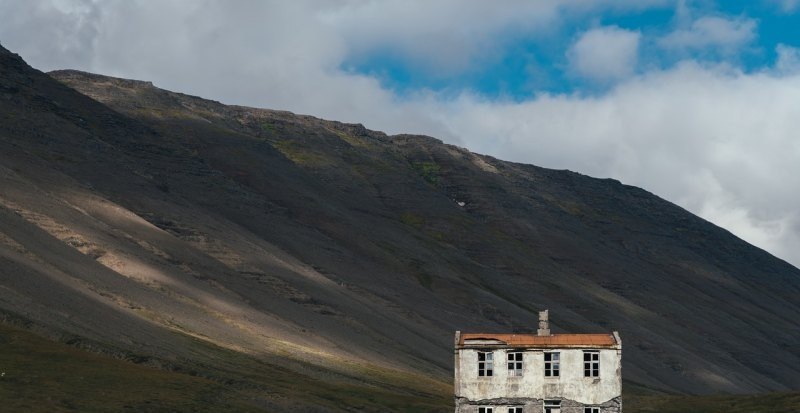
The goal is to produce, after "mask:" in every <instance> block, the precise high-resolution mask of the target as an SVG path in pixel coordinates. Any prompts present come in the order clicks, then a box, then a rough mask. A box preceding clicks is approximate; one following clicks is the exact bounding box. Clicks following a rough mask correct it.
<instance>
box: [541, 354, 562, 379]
mask: <svg viewBox="0 0 800 413" xmlns="http://www.w3.org/2000/svg"><path fill="white" fill-rule="evenodd" d="M554 357H555V359H554ZM548 358H549V359H550V360H548ZM544 377H546V378H550V379H555V378H559V377H561V352H560V351H545V352H544Z"/></svg>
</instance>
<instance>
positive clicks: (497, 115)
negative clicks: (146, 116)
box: [0, 0, 800, 265]
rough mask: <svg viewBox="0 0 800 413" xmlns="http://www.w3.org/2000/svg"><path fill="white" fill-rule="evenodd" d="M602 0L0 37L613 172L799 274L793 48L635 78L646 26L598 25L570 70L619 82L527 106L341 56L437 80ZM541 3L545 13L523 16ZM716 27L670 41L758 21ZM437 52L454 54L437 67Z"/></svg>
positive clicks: (30, 29) (746, 33)
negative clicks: (746, 68) (456, 92)
mask: <svg viewBox="0 0 800 413" xmlns="http://www.w3.org/2000/svg"><path fill="white" fill-rule="evenodd" d="M525 3H540V2H529V1H525ZM611 3H613V4H614V6H613V7H623V6H625V5H623V3H622V2H616V1H615V2H610V1H592V0H574V1H563V2H548V3H547V4H545V5H535V6H529V7H530V8H522V9H519V10H522V11H523V12H525V11H526V10H527V12H526V13H528V14H527V15H526V14H525V13H523V12H521V13H520V14H521V15H522V17H520V16H517V15H511V14H514V13H508V12H506V11H503V10H490V9H491V7H488V6H485V4H486V2H483V1H480V2H479V1H467V2H463V3H461V2H459V3H458V4H459V6H460V7H457V6H455V3H453V2H450V1H446V0H445V1H442V2H438V3H436V4H435V5H433V6H428V5H429V4H431V3H428V2H426V3H417V4H416V5H415V6H413V7H412V6H408V9H409V10H406V9H403V7H402V5H406V4H408V3H406V2H402V3H401V2H399V0H398V1H396V2H388V3H377V2H373V1H370V0H351V1H345V0H339V1H334V0H330V1H323V0H296V1H291V2H253V3H246V4H245V3H243V2H221V1H205V2H152V1H144V0H140V1H134V0H126V1H121V0H120V1H108V2H105V3H103V7H98V6H96V4H95V3H94V2H92V1H84V2H79V1H72V2H66V3H62V4H59V5H58V7H56V6H54V5H52V4H50V3H47V2H32V1H31V2H28V1H24V2H19V1H10V0H9V1H4V0H0V39H2V41H3V45H4V46H5V47H7V48H9V49H11V50H13V51H15V52H18V53H20V54H21V55H22V56H23V57H24V58H25V59H26V60H28V62H30V63H31V64H32V65H34V66H35V67H38V68H40V69H46V70H50V69H56V68H65V67H72V68H77V69H83V70H89V71H95V72H100V73H105V74H110V75H117V76H123V77H131V78H139V79H147V80H152V81H154V83H155V84H156V85H158V86H160V87H164V88H168V89H172V90H177V91H182V92H186V93H192V94H196V95H200V96H204V97H207V98H212V99H218V100H222V101H224V102H228V103H239V104H246V105H251V106H260V107H271V108H280V109H287V110H292V111H296V112H300V113H309V114H313V115H316V116H321V117H326V118H332V119H338V120H342V121H349V122H362V123H364V124H366V125H367V126H368V127H371V128H375V129H382V130H386V131H387V132H389V133H399V132H411V133H427V134H430V135H433V136H438V137H440V138H443V139H445V140H447V141H450V142H458V144H460V145H462V146H466V147H468V148H469V149H471V150H473V151H476V152H481V153H488V154H491V155H495V156H498V157H500V158H504V159H509V160H514V161H520V162H526V163H534V164H539V165H542V166H547V167H554V168H569V169H572V170H577V171H580V172H583V173H587V174H591V175H595V176H601V177H609V176H610V177H615V178H619V179H621V180H623V181H624V182H626V183H629V184H633V185H638V186H642V187H644V188H646V189H648V190H651V191H653V192H655V193H657V194H659V195H661V196H663V197H665V198H667V199H669V200H672V201H674V202H676V203H678V204H680V205H682V206H684V207H686V208H687V209H689V210H691V211H693V212H695V213H697V214H700V215H701V216H703V217H705V218H707V219H710V220H712V221H714V222H716V223H718V224H722V225H725V227H726V228H728V229H730V230H732V231H733V232H734V233H736V234H737V235H739V236H741V237H743V238H744V239H746V240H748V241H750V242H753V243H755V244H756V245H759V246H761V247H763V248H766V249H767V250H769V251H771V252H773V253H774V254H777V255H778V256H781V257H783V258H787V259H789V260H791V261H792V262H793V263H794V264H795V265H800V216H798V214H800V208H799V207H798V206H799V205H800V192H797V191H794V190H793V189H794V188H800V174H798V173H797V164H798V161H799V160H800V140H798V139H796V131H797V130H800V107H798V105H797V102H799V101H800V76H798V72H797V71H796V70H795V69H794V68H795V67H796V65H797V60H796V59H797V50H796V49H792V48H789V47H788V46H783V48H779V49H778V50H777V51H778V55H779V58H778V59H777V61H776V64H775V68H774V70H768V71H763V72H759V73H750V74H745V73H740V72H737V71H736V70H731V69H730V68H725V67H708V66H701V65H697V64H692V63H687V64H682V65H679V66H677V67H674V68H672V69H669V70H666V71H652V70H651V71H642V70H641V68H640V70H639V72H638V75H637V76H635V77H629V76H630V74H631V73H634V72H633V70H634V68H635V67H636V54H635V51H636V49H637V45H638V43H639V35H638V33H635V32H626V31H624V30H622V29H619V28H609V27H601V28H597V29H595V30H591V31H589V32H587V33H586V34H584V36H582V37H581V38H580V39H578V42H576V44H575V46H574V47H573V51H572V52H571V53H573V54H572V55H571V56H570V57H571V59H572V60H571V63H573V64H574V65H575V66H574V68H575V70H576V71H578V73H581V74H587V75H590V76H599V77H597V78H598V79H615V80H616V83H615V86H613V87H612V88H611V89H610V90H609V91H608V92H607V93H605V94H603V95H601V96H596V97H581V96H564V95H542V96H538V97H536V98H533V99H530V100H527V101H523V102H506V101H488V100H485V99H483V98H480V97H477V96H473V95H470V94H468V93H465V94H462V95H461V96H460V97H458V98H456V99H448V98H446V97H442V96H439V95H436V94H435V93H432V92H424V91H422V92H419V93H418V94H416V95H413V96H405V97H403V98H402V99H401V98H399V97H397V96H395V95H394V94H393V93H392V92H391V91H389V90H386V89H384V88H382V87H381V85H380V83H379V82H378V81H377V80H376V79H374V78H371V77H368V76H364V75H359V74H354V73H348V72H343V71H342V70H341V69H340V66H341V64H342V63H343V62H344V61H345V59H347V58H348V57H349V56H352V55H354V54H357V53H368V52H369V51H370V50H374V49H375V48H381V47H386V48H391V49H394V50H399V51H401V52H402V53H405V54H407V58H409V59H412V60H415V61H418V62H422V63H420V64H425V65H430V67H433V68H439V69H437V70H443V71H445V72H446V71H453V70H455V71H457V70H462V67H463V65H464V64H465V63H464V62H467V61H471V60H474V59H476V56H481V55H480V54H481V53H484V52H482V51H480V50H478V49H480V48H483V47H486V45H492V44H497V43H495V42H500V41H501V40H495V39H494V37H495V36H500V37H502V30H503V29H502V28H503V25H504V24H506V23H507V24H508V25H509V27H516V29H514V30H547V28H546V27H545V25H558V24H560V22H561V21H562V20H560V19H561V18H560V17H559V14H558V13H559V10H563V9H564V8H571V10H572V12H575V10H584V11H586V10H594V9H593V8H596V7H600V6H601V5H605V6H608V5H609V4H611ZM381 4H387V6H381ZM509 4H511V3H509ZM542 4H544V3H542ZM640 4H641V3H639V2H636V1H632V2H630V1H629V2H628V3H627V6H625V7H640ZM546 6H547V7H551V8H549V9H547V8H545V7H546ZM383 7H385V8H383ZM415 7H416V9H415ZM420 7H431V9H430V10H428V9H426V13H422V12H419V10H418V9H419V8H420ZM537 7H542V8H543V9H542V10H545V11H546V10H550V12H549V13H551V14H548V15H547V16H549V17H547V16H545V17H542V16H538V15H536V16H533V15H531V13H534V12H533V11H532V10H534V9H535V8H537ZM348 9H351V10H352V13H351V12H348V11H347V10H348ZM460 9H464V10H460ZM552 10H555V12H553V11H552ZM529 19H530V21H529ZM537 19H544V20H537ZM547 19H551V20H547ZM553 19H555V20H553ZM708 19H710V20H708ZM713 19H718V18H707V19H706V20H704V18H700V19H698V20H696V21H694V22H693V23H690V25H689V26H687V27H686V28H684V29H683V31H682V32H681V31H679V32H676V33H684V34H674V36H675V37H673V39H675V40H672V41H673V42H674V43H673V44H674V45H675V47H678V45H680V47H726V45H738V46H737V47H739V46H741V45H743V44H746V43H747V42H748V41H750V39H751V38H752V36H753V35H754V33H753V32H754V30H755V23H754V22H752V21H750V20H742V19H739V20H733V21H727V20H725V21H720V20H713ZM437 25H438V26H437ZM526 25H530V26H535V27H527V26H526ZM356 26H358V27H356ZM447 33H450V35H449V37H447V36H446V34H447ZM498 33H500V34H498ZM701 34H702V36H707V38H705V39H703V38H698V36H700V35H701ZM442 36H444V37H442ZM671 36H672V35H671ZM597 39H600V40H603V39H605V40H606V41H599V40H597ZM609 39H611V40H609ZM581 41H583V43H581ZM579 44H582V45H583V46H582V47H579ZM592 44H594V45H596V46H597V47H589V46H591V45H592ZM703 45H705V46H703ZM612 46H613V47H612ZM450 49H454V50H450ZM455 49H458V50H455ZM439 56H446V58H443V59H442V60H441V62H439V61H438V60H437V59H438V57H439ZM459 56H462V57H459ZM478 58H480V57H478ZM622 62H624V64H623V63H622Z"/></svg>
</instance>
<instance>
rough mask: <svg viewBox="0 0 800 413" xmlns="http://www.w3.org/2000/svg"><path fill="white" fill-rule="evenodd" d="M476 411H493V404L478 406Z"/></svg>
mask: <svg viewBox="0 0 800 413" xmlns="http://www.w3.org/2000/svg"><path fill="white" fill-rule="evenodd" d="M478 413H494V406H479V407H478Z"/></svg>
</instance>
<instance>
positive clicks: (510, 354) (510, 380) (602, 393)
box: [455, 311, 622, 413]
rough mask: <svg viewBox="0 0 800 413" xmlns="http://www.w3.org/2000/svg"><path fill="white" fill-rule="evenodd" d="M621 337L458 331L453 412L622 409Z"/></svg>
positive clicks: (610, 412) (544, 319)
mask: <svg viewBox="0 0 800 413" xmlns="http://www.w3.org/2000/svg"><path fill="white" fill-rule="evenodd" d="M621 395H622V340H620V337H619V333H617V332H616V331H615V332H613V333H611V334H550V328H549V321H548V312H547V311H542V312H540V313H539V329H538V331H537V334H481V333H461V332H460V331H456V337H455V402H456V410H455V411H456V413H621V412H622V397H621Z"/></svg>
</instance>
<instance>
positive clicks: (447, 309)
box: [0, 49, 800, 411]
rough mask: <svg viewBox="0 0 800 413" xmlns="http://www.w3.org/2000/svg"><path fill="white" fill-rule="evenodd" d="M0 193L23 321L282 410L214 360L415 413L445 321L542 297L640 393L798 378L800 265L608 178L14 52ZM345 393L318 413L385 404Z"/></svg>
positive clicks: (496, 316) (6, 72) (485, 326)
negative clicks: (407, 405) (619, 349)
mask: <svg viewBox="0 0 800 413" xmlns="http://www.w3.org/2000/svg"><path fill="white" fill-rule="evenodd" d="M0 188H2V190H0V311H2V312H3V313H4V314H6V318H7V319H9V320H12V319H13V320H17V323H23V324H25V325H30V326H36V327H35V328H36V329H37V330H38V331H40V332H42V333H44V334H49V335H51V336H57V337H61V338H62V339H65V337H67V338H68V339H67V340H68V341H69V340H71V341H72V342H73V343H75V344H76V345H79V346H83V347H89V348H92V349H94V350H96V351H102V352H109V353H112V354H117V355H119V354H124V355H126V357H128V358H133V359H135V360H138V361H140V362H145V363H148V364H155V365H158V366H161V367H165V366H166V367H167V368H172V369H176V368H177V369H180V368H186V367H185V366H187V365H188V366H191V368H192V369H195V370H197V371H198V372H202V374H205V375H208V376H211V377H215V378H217V379H219V380H229V381H231V382H235V383H240V384H241V386H242V388H247V389H249V390H248V391H251V393H252V397H253V398H254V400H257V401H258V403H261V404H262V405H264V406H270V407H271V408H273V409H278V408H279V406H281V403H284V402H286V397H285V395H286V394H289V393H288V390H287V389H288V388H290V387H291V386H290V385H287V386H285V387H286V388H282V387H281V386H279V385H278V384H279V383H278V384H276V383H275V382H274V381H270V380H262V381H259V380H255V379H253V378H252V377H251V376H248V377H250V379H248V378H246V377H244V376H246V375H243V374H242V371H240V370H236V369H232V368H226V367H225V366H226V365H227V364H228V363H227V360H228V359H227V357H228V356H224V357H223V356H220V355H219V354H220V352H223V353H224V354H227V355H229V356H230V357H234V355H235V357H239V356H241V357H250V358H253V360H258V362H259V363H267V365H269V366H273V368H275V369H282V370H281V371H285V372H286V374H287V375H291V377H300V379H298V380H300V381H303V380H306V379H309V380H318V381H320V383H328V384H330V383H335V386H353V387H352V388H354V389H362V390H363V389H364V388H373V387H375V386H377V387H378V388H379V389H378V390H379V391H385V392H388V393H390V394H399V395H401V398H402V395H404V394H405V395H406V399H405V400H411V398H416V399H414V400H418V401H419V403H421V404H420V406H422V405H425V403H428V401H426V400H428V399H426V397H428V396H426V395H431V396H430V397H432V398H436V397H440V395H441V394H446V393H447V392H448V391H449V389H448V386H449V384H448V383H449V381H450V375H451V370H450V369H451V363H452V352H451V351H452V350H451V347H452V334H453V331H454V330H457V329H459V330H466V331H483V330H485V331H498V332H499V331H529V330H533V329H535V321H536V311H538V310H540V309H544V308H549V309H550V311H551V315H552V319H553V329H554V330H555V331H556V332H559V331H574V332H605V331H609V330H619V331H620V334H621V336H622V339H623V344H624V363H625V364H624V366H625V367H624V377H625V379H626V380H627V381H628V382H629V383H631V384H634V385H637V386H641V387H647V388H652V389H659V390H667V391H677V392H684V393H712V392H731V393H745V392H758V391H767V390H776V391H780V390H786V389H796V388H800V328H798V321H797V320H798V319H800V270H798V269H796V268H794V267H792V266H791V265H789V264H787V263H786V262H784V261H781V260H779V259H777V258H775V257H773V256H771V255H769V254H768V253H766V252H764V251H762V250H760V249H758V248H755V247H753V246H752V245H749V244H747V243H745V242H744V241H742V240H740V239H738V238H736V237H735V236H733V235H732V234H730V233H729V232H727V231H725V230H723V229H721V228H719V227H716V226H714V225H713V224H711V223H709V222H706V221H704V220H702V219H700V218H698V217H696V216H694V215H692V214H690V213H689V212H687V211H685V210H683V209H681V208H679V207H677V206H675V205H674V204H672V203H670V202H668V201H665V200H663V199H660V198H658V197H656V196H654V195H652V194H650V193H648V192H647V191H645V190H642V189H640V188H636V187H631V186H627V185H623V184H621V183H620V182H617V181H614V180H610V179H595V178H591V177H587V176H584V175H581V174H578V173H574V172H570V171H556V170H549V169H543V168H539V167H535V166H531V165H523V164H516V163H511V162H505V161H501V160H498V159H494V158H492V157H488V156H483V155H479V154H474V153H471V152H469V151H468V150H466V149H463V148H459V147H455V146H452V145H447V144H444V143H442V142H441V141H439V140H437V139H434V138H431V137H426V136H413V135H398V136H387V135H385V134H383V133H380V132H375V131H371V130H367V129H365V128H364V127H363V126H361V125H353V124H343V123H339V122H333V121H325V120H321V119H317V118H313V117H309V116H301V115H295V114H292V113H288V112H282V111H273V110H264V109H254V108H247V107H239V106H226V105H223V104H220V103H218V102H214V101H209V100H204V99H201V98H197V97H193V96H187V95H183V94H179V93H173V92H169V91H165V90H162V89H158V88H156V87H155V86H153V85H152V84H151V83H148V82H141V81H134V80H125V79H116V78H111V77H106V76H100V75H94V74H88V73H82V72H76V71H58V72H53V73H50V74H49V75H47V74H43V73H41V72H38V71H36V70H34V69H32V68H30V67H28V66H27V65H26V64H25V63H24V62H23V61H22V60H21V59H20V58H19V57H18V56H16V55H13V54H12V53H10V52H8V51H6V50H4V49H2V50H0ZM242 365H247V363H242ZM287 377H288V376H287ZM359 391H360V390H359ZM311 393H313V392H311ZM356 393H357V392H356ZM357 394H360V393H357ZM309 397H310V398H309V400H311V399H312V398H311V396H309ZM331 397H333V396H328V397H326V396H325V395H319V397H318V399H315V400H316V401H314V400H311V401H310V402H309V403H311V404H313V405H314V406H325V405H326V403H328V407H325V408H326V409H333V410H335V409H336V408H337V407H335V406H340V405H347V404H349V405H350V406H353V405H359V403H362V404H361V410H369V408H368V406H367V405H365V404H363V403H365V402H364V401H363V400H365V399H370V398H369V397H366V396H365V397H364V398H358V397H357V398H356V399H355V400H356V401H354V400H352V399H348V400H339V401H337V402H336V403H329V402H330V400H331ZM337 397H338V396H337ZM334 398H335V397H334ZM437 400H440V399H437ZM431 403H434V404H435V403H439V402H438V401H436V402H431ZM276 406H277V407H276ZM332 406H333V407H332ZM385 406H386V405H385V404H384V407H380V408H379V407H376V408H375V409H377V410H376V411H380V409H381V408H383V409H386V407H385ZM412 411H424V409H423V408H418V409H417V410H412Z"/></svg>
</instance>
